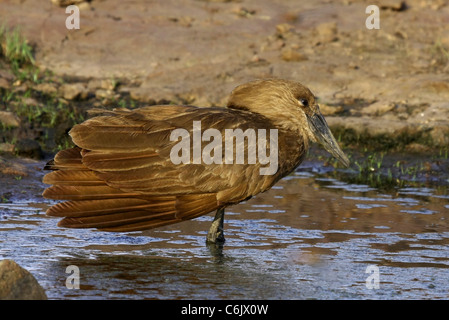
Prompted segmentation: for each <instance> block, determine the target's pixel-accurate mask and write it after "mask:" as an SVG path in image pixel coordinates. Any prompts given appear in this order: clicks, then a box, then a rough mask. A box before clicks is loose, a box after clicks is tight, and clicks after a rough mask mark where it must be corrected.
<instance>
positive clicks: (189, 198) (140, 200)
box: [43, 147, 218, 232]
mask: <svg viewBox="0 0 449 320" xmlns="http://www.w3.org/2000/svg"><path fill="white" fill-rule="evenodd" d="M154 157H155V154H153V153H152V152H141V153H134V154H124V153H123V154H119V155H118V156H117V157H114V156H108V155H107V154H102V155H101V154H98V153H90V151H86V150H84V149H81V148H78V147H75V148H71V149H67V150H63V151H60V152H59V153H58V154H57V155H56V156H55V158H54V160H52V161H50V162H48V163H47V165H46V166H45V169H47V170H53V171H52V172H50V173H48V174H46V175H45V176H44V178H43V182H44V183H46V184H50V185H52V186H50V187H48V188H47V189H45V191H44V193H43V196H44V197H45V198H48V199H55V200H69V201H65V202H61V203H58V204H55V205H53V206H52V207H50V208H49V209H48V210H47V215H48V216H54V217H62V218H63V219H62V220H61V221H60V222H59V223H58V226H60V227H66V228H98V229H100V230H104V231H115V232H123V231H140V230H145V229H152V228H157V227H161V226H164V225H169V224H173V223H177V222H181V221H183V220H187V219H193V218H195V217H198V216H201V215H204V214H207V213H209V212H211V211H213V210H215V209H217V203H218V202H217V200H216V194H191V195H170V194H169V193H168V191H170V184H171V183H177V181H176V179H167V181H165V184H164V185H159V186H158V187H159V189H160V190H161V191H163V190H164V189H167V193H166V194H163V193H162V192H159V193H155V192H153V193H152V194H148V193H147V194H145V192H141V191H139V178H140V181H141V179H142V178H148V179H149V178H153V179H154V181H155V184H157V183H160V181H158V180H157V179H156V178H154V177H152V176H151V172H150V170H148V169H145V165H144V164H145V162H146V161H152V159H153V158H154ZM84 158H86V160H87V161H90V162H92V163H91V164H94V163H95V164H96V165H97V166H98V168H99V169H100V168H101V169H106V172H103V173H101V172H95V171H92V170H91V169H89V168H88V167H87V166H86V165H85V164H84ZM125 160H126V161H131V163H130V164H131V165H132V166H134V170H137V171H138V170H147V171H148V172H147V174H148V176H144V175H143V174H142V172H139V175H136V177H135V178H134V179H135V181H132V180H131V181H129V182H127V181H126V180H122V181H121V184H122V185H123V186H128V187H129V186H132V187H133V189H132V191H126V190H123V189H121V188H119V187H117V185H115V183H113V182H106V181H107V179H105V177H106V178H107V177H108V169H112V170H119V171H118V172H120V171H121V170H123V171H124V173H125V172H126V171H125V170H124V169H125V168H126V169H128V171H127V172H126V173H127V174H128V175H127V178H128V179H131V178H133V176H132V175H131V176H129V172H130V170H129V166H128V163H127V164H126V165H125V166H123V164H120V162H121V161H125ZM89 166H90V165H89ZM121 166H123V169H122V168H121ZM138 168H139V169H138ZM131 171H132V170H131ZM113 172H114V171H113ZM118 184H120V182H119V183H118ZM128 184H129V185H128ZM122 185H121V187H122ZM140 188H141V187H140Z"/></svg>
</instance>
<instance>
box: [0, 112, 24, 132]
mask: <svg viewBox="0 0 449 320" xmlns="http://www.w3.org/2000/svg"><path fill="white" fill-rule="evenodd" d="M0 124H1V125H2V126H3V127H7V128H8V127H12V128H17V127H18V126H19V125H20V118H19V117H18V116H16V115H15V114H14V113H12V112H10V111H0Z"/></svg>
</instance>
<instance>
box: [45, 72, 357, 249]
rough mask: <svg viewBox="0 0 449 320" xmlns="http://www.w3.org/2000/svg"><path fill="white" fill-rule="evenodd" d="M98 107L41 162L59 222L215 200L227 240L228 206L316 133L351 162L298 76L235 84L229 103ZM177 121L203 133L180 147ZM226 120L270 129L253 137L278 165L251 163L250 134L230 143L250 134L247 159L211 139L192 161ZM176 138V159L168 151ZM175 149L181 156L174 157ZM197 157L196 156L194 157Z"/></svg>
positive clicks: (284, 168) (199, 209)
mask: <svg viewBox="0 0 449 320" xmlns="http://www.w3.org/2000/svg"><path fill="white" fill-rule="evenodd" d="M94 113H97V115H96V116H95V117H93V118H91V119H89V120H86V121H85V122H83V123H81V124H78V125H75V126H74V127H73V129H72V130H71V131H70V136H71V137H72V140H73V142H74V144H75V145H76V146H75V147H74V148H71V149H67V150H63V151H60V152H59V153H58V154H57V155H56V156H55V158H54V160H52V161H50V162H49V163H48V164H47V166H46V169H50V170H53V171H52V172H50V173H48V174H47V175H45V177H44V182H45V183H47V184H52V185H53V186H51V187H49V188H47V189H46V190H45V191H44V193H43V195H44V197H45V198H49V199H56V200H68V201H66V202H61V203H58V204H56V205H53V206H52V207H51V208H49V209H48V211H47V214H48V215H49V216H56V217H63V219H62V220H61V221H60V222H59V224H58V226H61V227H69V228H98V229H100V230H105V231H138V230H145V229H151V228H156V227H160V226H165V225H169V224H173V223H177V222H181V221H184V220H188V219H193V218H196V217H199V216H202V215H205V214H208V213H210V212H212V211H215V210H216V215H215V219H214V221H213V223H212V226H211V228H210V230H209V233H208V236H207V241H208V242H212V243H218V242H222V241H224V236H223V220H224V209H225V207H227V206H229V205H232V204H237V203H239V202H241V201H244V200H247V199H249V198H251V197H252V196H254V195H256V194H258V193H261V192H264V191H266V190H268V189H270V188H271V187H272V186H273V185H274V184H275V183H276V182H277V181H278V180H280V179H281V178H282V177H284V176H286V175H288V174H290V173H291V172H292V171H293V170H295V168H296V167H297V166H298V165H299V164H300V163H301V162H302V160H303V159H304V157H305V155H306V153H307V150H308V148H309V145H310V143H311V142H319V143H321V144H322V145H323V146H324V148H325V149H326V150H327V151H328V152H330V153H331V154H332V155H333V156H335V157H336V158H337V159H338V160H339V161H340V162H341V163H342V164H343V165H345V166H348V164H349V161H348V159H347V157H346V156H345V154H344V153H343V151H342V150H341V149H340V148H339V146H338V144H337V142H336V141H335V138H334V137H333V135H332V133H331V132H330V130H329V127H328V125H327V123H326V121H325V120H324V118H323V116H322V114H321V113H320V110H319V106H318V104H317V100H316V98H315V96H314V95H313V94H312V92H311V91H310V90H309V89H308V88H306V87H305V86H303V85H301V84H300V83H298V82H293V81H286V80H280V79H266V80H257V81H253V82H249V83H246V84H243V85H240V86H238V87H237V88H235V89H234V91H233V92H232V93H231V96H230V98H229V102H228V104H227V107H226V108H221V107H209V108H198V107H194V106H178V105H157V106H148V107H143V108H138V109H134V110H128V109H118V110H117V109H116V110H113V111H107V110H94ZM100 114H101V115H100ZM195 124H196V127H198V124H200V125H201V130H202V131H201V132H195ZM179 128H181V129H184V133H187V134H188V135H190V136H193V140H195V134H200V138H199V139H200V141H199V144H198V141H197V142H195V141H193V143H190V142H189V141H190V140H187V143H188V144H185V145H187V146H188V150H182V149H181V148H179V145H178V144H179V143H180V140H179V136H177V138H176V139H173V137H172V136H171V135H172V132H173V131H174V130H176V129H179ZM211 128H213V129H216V130H215V131H213V132H212V131H210V132H209V133H211V132H212V133H215V136H214V135H211V134H209V135H208V137H206V138H205V137H204V136H203V137H202V140H201V134H205V132H206V130H207V129H211ZM228 129H234V130H235V129H241V130H242V132H245V133H247V132H249V131H247V130H248V129H253V130H254V132H256V133H261V130H265V131H264V133H265V137H266V138H267V139H265V140H258V141H257V142H258V143H259V148H262V151H264V152H262V154H260V153H258V154H259V155H260V156H262V155H265V156H266V154H268V153H269V152H277V155H276V158H273V159H278V162H277V164H276V167H275V170H272V172H269V173H268V174H266V173H265V174H261V172H262V171H261V169H263V168H267V166H268V165H267V162H266V161H265V163H262V162H261V161H259V160H260V159H261V158H259V159H257V160H256V161H252V163H250V161H249V151H250V147H251V145H250V140H251V139H250V135H249V134H248V135H247V136H246V140H245V139H243V140H242V139H241V140H240V145H239V146H238V145H237V142H236V145H235V148H236V149H235V150H236V152H237V149H238V147H242V141H243V142H245V141H248V143H244V146H243V150H244V151H246V152H247V153H248V161H246V162H244V163H241V162H240V163H239V162H236V161H234V163H230V161H225V160H229V159H225V158H226V157H227V155H226V154H225V151H226V150H225V148H222V145H221V143H215V144H214V148H213V150H212V148H211V147H210V148H209V152H210V154H212V153H218V154H214V157H213V159H212V160H213V161H210V159H209V160H208V161H205V159H204V154H205V153H204V152H205V151H204V150H205V149H204V150H203V149H201V150H203V153H202V155H203V159H201V158H200V160H199V161H198V154H199V153H198V151H197V150H194V147H195V145H196V146H197V147H198V146H200V147H201V148H203V147H204V146H205V145H206V144H207V143H209V142H208V141H211V140H212V139H211V138H212V137H215V139H218V138H221V137H223V140H221V139H220V140H221V141H227V140H226V137H225V133H226V132H227V130H228ZM217 130H218V131H217ZM273 130H276V131H273ZM197 131H198V130H197ZM217 132H218V133H219V135H220V136H219V137H217V136H216V134H217ZM269 132H270V133H273V136H274V133H276V136H275V138H277V139H271V138H270V139H268V133H269ZM234 133H235V131H234ZM183 138H184V137H183ZM259 138H260V136H259ZM233 139H234V138H233ZM235 139H236V140H237V138H235ZM251 141H252V142H254V141H255V140H254V139H252V140H251ZM262 142H264V143H262ZM210 143H212V142H210ZM275 144H277V145H275ZM175 146H178V148H177V149H176V150H177V152H175V153H176V154H175V156H176V157H178V158H176V157H175V158H176V159H178V160H176V161H173V159H174V158H173V155H174V154H173V150H174V148H175ZM264 147H265V149H263V148H264ZM204 148H205V147H204ZM201 150H200V151H201ZM252 150H253V151H254V150H255V149H254V148H253V149H252ZM257 150H258V151H260V150H261V149H257ZM212 151H213V152H212ZM228 151H229V150H228ZM231 151H233V149H231ZM179 152H181V154H182V153H184V154H183V155H182V156H183V157H184V158H183V159H184V160H187V161H179ZM195 153H196V155H195ZM206 154H207V152H206ZM199 155H200V156H201V153H200V154H199ZM193 157H196V161H195V159H193V160H191V159H192V158H193ZM222 160H223V161H222Z"/></svg>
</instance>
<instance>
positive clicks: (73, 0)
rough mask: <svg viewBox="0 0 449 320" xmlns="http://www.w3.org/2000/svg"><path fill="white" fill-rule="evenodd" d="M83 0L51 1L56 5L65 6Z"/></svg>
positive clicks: (82, 0)
mask: <svg viewBox="0 0 449 320" xmlns="http://www.w3.org/2000/svg"><path fill="white" fill-rule="evenodd" d="M84 1H85V0H51V2H52V3H53V4H55V5H57V6H60V7H67V6H70V5H72V4H75V5H76V4H80V3H82V2H84Z"/></svg>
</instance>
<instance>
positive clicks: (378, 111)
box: [360, 101, 395, 116]
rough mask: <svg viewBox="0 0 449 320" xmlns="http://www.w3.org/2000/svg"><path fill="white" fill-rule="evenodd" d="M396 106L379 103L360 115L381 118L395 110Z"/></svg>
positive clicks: (370, 106)
mask: <svg viewBox="0 0 449 320" xmlns="http://www.w3.org/2000/svg"><path fill="white" fill-rule="evenodd" d="M394 107H395V104H394V103H391V102H390V103H389V102H387V101H377V102H374V103H373V104H370V105H369V106H367V107H365V108H363V109H362V110H361V111H360V113H361V114H363V115H370V116H380V115H382V114H384V113H386V112H388V111H391V110H392V109H394Z"/></svg>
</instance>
